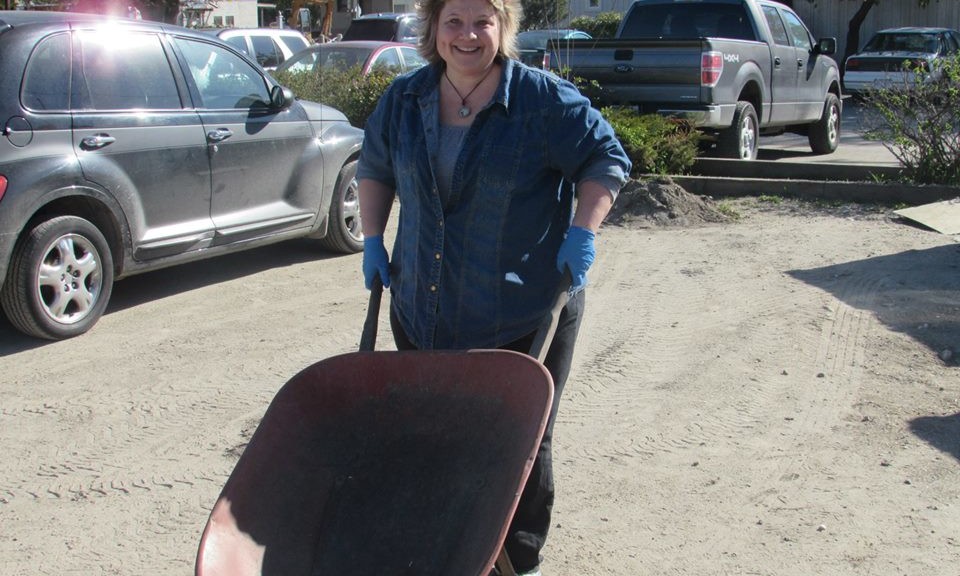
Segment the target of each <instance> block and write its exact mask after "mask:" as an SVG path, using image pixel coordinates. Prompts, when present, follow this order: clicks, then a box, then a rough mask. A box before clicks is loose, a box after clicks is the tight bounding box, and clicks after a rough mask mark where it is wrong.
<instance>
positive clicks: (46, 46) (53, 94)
mask: <svg viewBox="0 0 960 576" xmlns="http://www.w3.org/2000/svg"><path fill="white" fill-rule="evenodd" d="M69 88H70V35H69V34H57V35H55V36H50V37H47V38H44V39H43V40H41V41H40V42H39V43H38V44H37V47H36V48H35V49H34V51H33V54H32V55H31V56H30V61H29V62H27V68H26V71H25V73H24V78H23V94H22V95H21V100H22V101H23V105H24V107H26V108H29V109H31V110H67V109H68V108H69V107H70V98H69V97H70V89H69Z"/></svg>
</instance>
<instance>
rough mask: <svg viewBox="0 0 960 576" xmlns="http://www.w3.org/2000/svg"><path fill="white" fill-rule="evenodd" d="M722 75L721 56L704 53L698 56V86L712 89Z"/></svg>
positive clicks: (714, 53) (719, 54)
mask: <svg viewBox="0 0 960 576" xmlns="http://www.w3.org/2000/svg"><path fill="white" fill-rule="evenodd" d="M721 74H723V54H721V53H720V52H704V53H702V54H700V85H701V86H706V87H708V88H713V87H714V86H716V85H717V82H719V81H720V75H721Z"/></svg>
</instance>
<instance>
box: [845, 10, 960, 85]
mask: <svg viewBox="0 0 960 576" xmlns="http://www.w3.org/2000/svg"><path fill="white" fill-rule="evenodd" d="M958 54H960V32H958V31H956V30H953V29H950V28H926V27H904V28H890V29H887V30H881V31H879V32H877V33H876V34H874V35H873V37H872V38H870V40H869V41H868V42H867V43H866V44H865V45H864V47H863V49H861V50H860V51H859V52H857V53H856V54H854V55H852V56H850V57H849V58H847V61H846V66H845V67H844V68H845V72H844V76H843V88H844V92H846V93H848V94H852V95H854V96H858V95H863V94H864V93H865V92H867V91H869V90H872V89H875V88H890V87H896V86H909V85H911V84H912V83H913V81H914V78H913V74H912V73H911V72H910V71H909V70H911V69H915V68H916V67H918V66H921V67H923V68H924V69H925V70H926V71H928V72H930V76H929V78H930V79H935V78H936V77H937V75H938V73H937V71H938V62H939V61H940V60H942V59H944V58H950V57H954V56H957V55H958Z"/></svg>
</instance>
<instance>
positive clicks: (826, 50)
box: [813, 38, 837, 56]
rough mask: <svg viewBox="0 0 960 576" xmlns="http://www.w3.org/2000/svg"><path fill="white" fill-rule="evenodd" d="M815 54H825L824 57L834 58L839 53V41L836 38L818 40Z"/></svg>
mask: <svg viewBox="0 0 960 576" xmlns="http://www.w3.org/2000/svg"><path fill="white" fill-rule="evenodd" d="M813 52H814V54H823V55H824V56H832V55H833V54H836V53H837V39H836V38H820V39H818V40H817V45H816V46H814V48H813Z"/></svg>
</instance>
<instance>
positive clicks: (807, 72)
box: [780, 9, 826, 121]
mask: <svg viewBox="0 0 960 576" xmlns="http://www.w3.org/2000/svg"><path fill="white" fill-rule="evenodd" d="M780 13H781V14H783V21H784V23H785V24H786V26H787V32H788V33H789V34H790V40H791V41H792V42H793V47H794V50H795V54H796V62H797V98H796V100H797V120H810V121H812V120H816V119H817V118H819V117H820V116H821V114H823V103H824V96H825V94H826V90H825V87H824V86H823V84H822V80H823V79H824V78H826V72H823V71H820V72H818V71H817V67H818V66H824V65H825V63H824V60H823V58H822V57H820V56H818V55H816V54H814V53H813V39H812V38H811V37H810V31H808V30H807V27H806V26H804V24H803V22H802V21H801V20H800V18H799V17H798V16H797V15H796V14H794V13H793V12H790V11H789V10H783V9H781V10H780Z"/></svg>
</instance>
